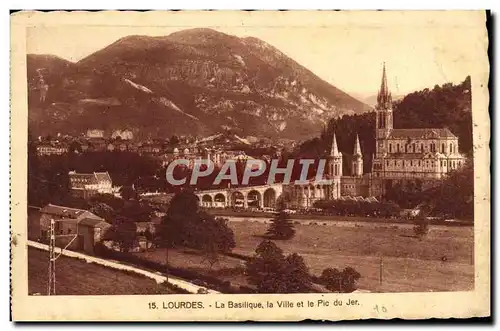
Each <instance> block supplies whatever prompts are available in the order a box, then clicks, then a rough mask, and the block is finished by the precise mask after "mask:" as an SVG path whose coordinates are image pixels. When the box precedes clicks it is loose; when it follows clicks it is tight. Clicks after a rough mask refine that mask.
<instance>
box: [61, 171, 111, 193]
mask: <svg viewBox="0 0 500 331" xmlns="http://www.w3.org/2000/svg"><path fill="white" fill-rule="evenodd" d="M68 176H69V183H70V190H71V194H72V195H73V196H75V197H81V198H84V199H88V198H90V197H91V196H93V195H95V194H98V193H103V194H112V193H113V181H112V180H111V177H110V176H109V173H108V172H93V173H90V174H86V173H77V172H75V171H70V172H69V173H68Z"/></svg>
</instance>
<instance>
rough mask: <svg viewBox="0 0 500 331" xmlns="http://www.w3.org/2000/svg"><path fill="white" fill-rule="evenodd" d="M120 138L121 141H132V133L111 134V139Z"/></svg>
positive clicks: (117, 131)
mask: <svg viewBox="0 0 500 331" xmlns="http://www.w3.org/2000/svg"><path fill="white" fill-rule="evenodd" d="M118 138H120V139H121V140H132V139H134V133H133V132H132V131H130V130H127V129H126V130H115V131H113V133H112V134H111V139H118Z"/></svg>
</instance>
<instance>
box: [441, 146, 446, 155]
mask: <svg viewBox="0 0 500 331" xmlns="http://www.w3.org/2000/svg"><path fill="white" fill-rule="evenodd" d="M444 149H445V147H444V143H442V144H441V153H443V154H444Z"/></svg>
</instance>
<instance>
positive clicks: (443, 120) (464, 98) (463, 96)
mask: <svg viewBox="0 0 500 331" xmlns="http://www.w3.org/2000/svg"><path fill="white" fill-rule="evenodd" d="M394 127H396V128H441V127H448V128H449V129H450V130H451V131H452V132H453V133H454V134H456V135H457V136H458V142H459V145H460V151H461V152H462V153H466V154H470V153H471V152H472V94H471V78H470V76H467V77H466V78H465V80H464V81H463V82H462V83H460V84H457V85H454V84H452V83H447V84H444V85H442V86H439V85H436V86H434V89H432V90H430V89H424V90H422V91H417V92H413V93H410V94H408V95H406V96H405V97H404V98H403V99H401V100H399V101H398V102H396V103H395V104H394Z"/></svg>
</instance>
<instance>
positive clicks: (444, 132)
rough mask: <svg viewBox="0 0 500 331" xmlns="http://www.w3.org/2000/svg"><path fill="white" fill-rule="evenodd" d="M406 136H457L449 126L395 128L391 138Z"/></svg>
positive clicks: (426, 137)
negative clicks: (438, 127)
mask: <svg viewBox="0 0 500 331" xmlns="http://www.w3.org/2000/svg"><path fill="white" fill-rule="evenodd" d="M391 138H392V139H404V138H425V139H429V138H457V136H455V135H454V134H453V133H452V132H451V131H450V130H449V129H448V128H441V129H432V128H430V129H427V128H426V129H393V130H391V133H390V134H389V139H391Z"/></svg>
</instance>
